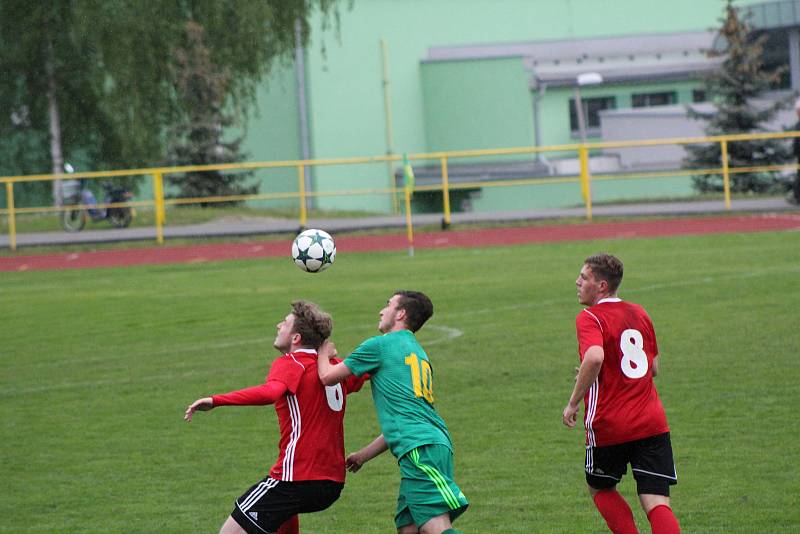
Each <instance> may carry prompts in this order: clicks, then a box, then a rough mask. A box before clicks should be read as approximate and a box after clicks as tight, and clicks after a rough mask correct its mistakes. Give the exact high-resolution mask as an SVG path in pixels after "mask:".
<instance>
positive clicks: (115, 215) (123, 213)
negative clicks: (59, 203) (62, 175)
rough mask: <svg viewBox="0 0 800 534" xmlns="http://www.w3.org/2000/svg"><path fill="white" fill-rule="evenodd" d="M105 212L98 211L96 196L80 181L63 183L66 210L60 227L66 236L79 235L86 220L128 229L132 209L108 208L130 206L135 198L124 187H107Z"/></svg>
mask: <svg viewBox="0 0 800 534" xmlns="http://www.w3.org/2000/svg"><path fill="white" fill-rule="evenodd" d="M103 190H104V192H105V194H104V197H103V205H104V206H107V207H104V208H98V207H96V206H97V199H95V196H94V193H92V191H91V190H90V189H88V188H86V187H85V186H84V185H83V184H81V183H80V181H79V180H65V181H64V183H63V191H64V204H65V205H66V206H67V207H66V209H64V210H63V211H62V212H61V214H60V220H61V227H62V228H64V230H66V231H67V232H80V231H81V230H83V227H84V226H86V220H87V219H91V220H92V221H94V222H98V221H102V220H107V221H108V222H109V223H110V224H111V226H113V227H115V228H127V227H128V226H129V225H130V224H131V220H133V216H134V213H135V212H134V210H133V208H132V207H131V206H108V204H121V203H124V202H130V201H131V199H132V198H133V194H132V193H131V192H130V191H127V190H125V189H124V188H122V187H119V186H116V185H113V184H109V183H104V184H103Z"/></svg>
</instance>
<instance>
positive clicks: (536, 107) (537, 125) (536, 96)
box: [533, 74, 553, 174]
mask: <svg viewBox="0 0 800 534" xmlns="http://www.w3.org/2000/svg"><path fill="white" fill-rule="evenodd" d="M533 79H534V82H535V84H536V91H534V92H533V143H534V146H535V147H536V148H539V147H540V146H542V124H541V122H542V121H541V107H540V106H541V101H542V99H543V98H544V94H545V92H547V84H546V83H542V82H541V81H540V80H539V79H538V78H537V77H536V75H535V74H534V76H533ZM536 161H538V162H539V163H542V164H544V165H546V166H547V171H548V173H550V174H552V173H553V169H552V168H551V167H550V162H548V161H547V158H545V157H544V153H543V152H537V153H536Z"/></svg>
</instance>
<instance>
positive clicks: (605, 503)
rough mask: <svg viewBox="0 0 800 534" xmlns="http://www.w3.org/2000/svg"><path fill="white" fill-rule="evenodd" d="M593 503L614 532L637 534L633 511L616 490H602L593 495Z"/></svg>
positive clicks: (615, 533)
mask: <svg viewBox="0 0 800 534" xmlns="http://www.w3.org/2000/svg"><path fill="white" fill-rule="evenodd" d="M594 504H595V506H597V509H598V510H599V511H600V515H602V516H603V519H605V520H606V524H607V525H608V528H610V529H611V532H613V533H614V534H638V532H639V531H638V530H636V522H635V521H634V520H633V512H631V507H630V506H628V503H627V501H625V499H623V498H622V495H620V494H619V493H618V492H617V490H604V491H601V492H599V493H597V495H595V496H594Z"/></svg>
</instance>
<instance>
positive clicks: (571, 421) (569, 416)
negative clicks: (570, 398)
mask: <svg viewBox="0 0 800 534" xmlns="http://www.w3.org/2000/svg"><path fill="white" fill-rule="evenodd" d="M579 408H580V407H579V406H578V405H577V404H575V405H573V404H567V406H566V408H564V414H563V415H562V419H561V422H562V423H564V424H565V425H566V426H568V427H570V428H573V427H574V426H575V424H576V423H577V422H578V409H579Z"/></svg>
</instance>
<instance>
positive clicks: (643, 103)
mask: <svg viewBox="0 0 800 534" xmlns="http://www.w3.org/2000/svg"><path fill="white" fill-rule="evenodd" d="M677 102H678V93H676V92H675V91H664V92H662V93H638V94H634V95H633V96H632V97H631V103H632V104H633V107H635V108H651V107H655V106H669V105H670V104H676V103H677Z"/></svg>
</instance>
